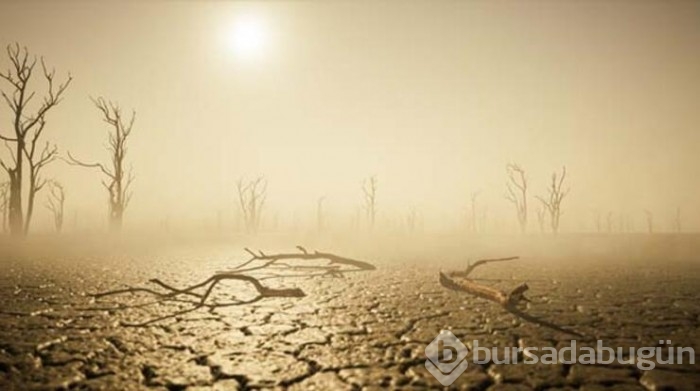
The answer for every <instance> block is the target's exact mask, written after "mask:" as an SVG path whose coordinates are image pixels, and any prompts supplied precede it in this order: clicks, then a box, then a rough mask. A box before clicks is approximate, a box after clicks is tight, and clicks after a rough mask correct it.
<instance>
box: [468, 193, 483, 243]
mask: <svg viewBox="0 0 700 391" xmlns="http://www.w3.org/2000/svg"><path fill="white" fill-rule="evenodd" d="M479 194H481V192H480V191H473V192H472V193H471V196H470V205H469V207H470V208H471V210H470V216H469V231H471V233H478V232H479V225H478V218H477V200H478V198H479Z"/></svg>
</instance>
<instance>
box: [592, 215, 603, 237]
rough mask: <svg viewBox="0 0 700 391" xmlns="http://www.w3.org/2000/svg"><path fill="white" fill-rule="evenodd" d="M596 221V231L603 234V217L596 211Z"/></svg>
mask: <svg viewBox="0 0 700 391" xmlns="http://www.w3.org/2000/svg"><path fill="white" fill-rule="evenodd" d="M593 218H594V221H595V229H596V232H597V233H601V232H603V225H602V222H601V216H600V211H598V210H596V211H595V215H594V217H593Z"/></svg>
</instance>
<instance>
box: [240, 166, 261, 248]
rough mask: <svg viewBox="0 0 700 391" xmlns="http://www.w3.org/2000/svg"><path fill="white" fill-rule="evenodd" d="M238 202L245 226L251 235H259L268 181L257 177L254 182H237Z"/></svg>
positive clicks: (241, 180)
mask: <svg viewBox="0 0 700 391" xmlns="http://www.w3.org/2000/svg"><path fill="white" fill-rule="evenodd" d="M236 189H237V190H238V202H239V206H240V208H241V213H242V214H243V224H244V226H245V230H246V232H247V233H249V234H254V233H257V232H258V230H259V229H260V218H261V216H262V210H263V206H264V205H265V200H266V199H267V180H266V179H265V177H262V176H260V177H257V178H255V179H253V180H249V181H246V180H243V179H239V180H238V182H236Z"/></svg>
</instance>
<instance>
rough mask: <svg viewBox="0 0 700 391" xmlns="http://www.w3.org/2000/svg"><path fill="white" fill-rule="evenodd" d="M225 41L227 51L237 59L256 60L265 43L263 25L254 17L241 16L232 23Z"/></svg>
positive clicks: (262, 51) (260, 54)
mask: <svg viewBox="0 0 700 391" xmlns="http://www.w3.org/2000/svg"><path fill="white" fill-rule="evenodd" d="M226 39H227V44H228V47H229V49H230V50H231V51H232V52H233V54H234V55H235V56H236V57H237V58H240V59H244V60H253V59H258V58H260V57H261V56H262V54H263V53H264V51H265V50H264V49H265V44H266V43H267V34H266V31H265V24H264V23H263V21H262V20H261V19H260V18H259V17H256V16H255V15H241V16H239V17H238V18H236V19H235V20H234V21H233V24H232V25H231V27H230V28H229V29H228V31H227V36H226Z"/></svg>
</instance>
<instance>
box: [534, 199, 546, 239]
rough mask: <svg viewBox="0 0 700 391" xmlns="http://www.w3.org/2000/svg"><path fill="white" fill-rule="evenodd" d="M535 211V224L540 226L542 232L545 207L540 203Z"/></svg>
mask: <svg viewBox="0 0 700 391" xmlns="http://www.w3.org/2000/svg"><path fill="white" fill-rule="evenodd" d="M535 213H537V225H538V226H539V227H540V233H541V234H543V233H544V223H545V221H546V213H547V209H546V208H545V206H544V205H540V207H539V208H537V210H536V211H535Z"/></svg>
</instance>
